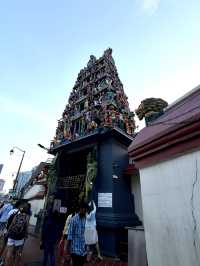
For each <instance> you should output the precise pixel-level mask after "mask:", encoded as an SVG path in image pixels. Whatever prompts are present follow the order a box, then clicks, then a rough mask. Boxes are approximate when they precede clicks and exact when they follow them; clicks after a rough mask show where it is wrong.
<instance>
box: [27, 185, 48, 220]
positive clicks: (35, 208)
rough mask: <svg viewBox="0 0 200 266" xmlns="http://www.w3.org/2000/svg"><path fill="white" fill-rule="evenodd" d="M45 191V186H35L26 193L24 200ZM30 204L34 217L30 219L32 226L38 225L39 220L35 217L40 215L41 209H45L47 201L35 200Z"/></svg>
mask: <svg viewBox="0 0 200 266" xmlns="http://www.w3.org/2000/svg"><path fill="white" fill-rule="evenodd" d="M44 190H45V187H44V186H43V185H34V186H32V187H31V188H30V189H29V190H28V191H27V192H26V194H25V195H24V199H28V198H31V197H33V196H35V195H36V194H37V193H38V192H41V191H44ZM29 202H30V204H31V211H32V215H31V218H30V224H31V225H36V222H37V218H36V217H35V214H38V212H39V211H40V209H43V208H44V202H45V199H35V200H31V201H29Z"/></svg>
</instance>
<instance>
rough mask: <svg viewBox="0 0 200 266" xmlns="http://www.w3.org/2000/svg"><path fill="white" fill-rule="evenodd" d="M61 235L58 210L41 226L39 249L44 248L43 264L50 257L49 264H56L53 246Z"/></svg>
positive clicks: (51, 265) (44, 265) (53, 265)
mask: <svg viewBox="0 0 200 266" xmlns="http://www.w3.org/2000/svg"><path fill="white" fill-rule="evenodd" d="M61 235H62V230H61V226H60V217H59V213H58V211H54V212H53V213H52V214H51V215H49V216H48V217H47V218H46V220H45V221H44V224H43V228H42V238H41V249H43V250H44V256H43V266H47V265H49V264H48V259H50V266H55V265H56V258H55V247H56V244H57V243H58V241H59V240H60V238H61Z"/></svg>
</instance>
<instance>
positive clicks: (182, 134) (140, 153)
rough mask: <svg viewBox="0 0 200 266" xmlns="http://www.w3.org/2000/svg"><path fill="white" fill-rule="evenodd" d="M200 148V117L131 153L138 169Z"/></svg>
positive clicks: (134, 149)
mask: <svg viewBox="0 0 200 266" xmlns="http://www.w3.org/2000/svg"><path fill="white" fill-rule="evenodd" d="M199 147H200V115H199V116H196V118H195V119H193V121H191V120H190V123H189V122H188V124H186V123H185V124H184V125H183V126H182V127H179V129H176V130H174V131H171V132H169V133H168V134H165V135H162V136H161V137H159V138H158V139H155V140H154V141H152V142H149V143H146V144H144V145H143V146H139V147H136V148H134V147H133V149H132V150H131V151H130V152H129V154H130V156H131V157H133V158H134V163H135V166H136V167H137V168H142V167H145V166H148V165H151V164H154V163H156V162H159V161H163V160H166V159H169V158H171V157H175V156H177V155H180V154H183V153H185V152H188V151H191V150H194V149H199Z"/></svg>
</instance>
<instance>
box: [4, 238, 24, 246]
mask: <svg viewBox="0 0 200 266" xmlns="http://www.w3.org/2000/svg"><path fill="white" fill-rule="evenodd" d="M23 245H24V239H21V240H14V239H12V238H8V242H7V246H8V247H12V246H15V247H20V246H23Z"/></svg>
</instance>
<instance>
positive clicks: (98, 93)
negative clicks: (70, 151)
mask: <svg viewBox="0 0 200 266" xmlns="http://www.w3.org/2000/svg"><path fill="white" fill-rule="evenodd" d="M102 127H109V128H111V127H117V128H120V129H121V130H123V131H125V132H126V133H127V134H129V135H133V133H134V130H135V120H134V113H133V112H131V111H130V109H129V104H128V98H127V96H126V94H125V93H124V89H123V85H122V83H121V81H120V79H119V76H118V73H117V69H116V66H115V62H114V59H113V57H112V49H107V50H106V51H105V52H104V54H103V56H102V57H100V58H99V59H96V57H95V56H93V55H91V56H90V60H89V62H88V64H87V67H85V68H84V69H82V70H81V71H80V73H79V74H78V78H77V81H76V83H75V85H74V87H73V90H72V92H71V94H70V96H69V101H68V104H67V105H66V108H65V110H64V112H63V115H62V119H60V120H59V121H58V127H57V129H56V136H55V138H54V140H53V142H52V144H51V147H54V146H55V145H56V144H60V143H62V142H63V141H73V140H74V139H77V138H80V137H83V136H86V135H89V134H91V133H93V132H95V131H96V130H98V129H99V128H102Z"/></svg>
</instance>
